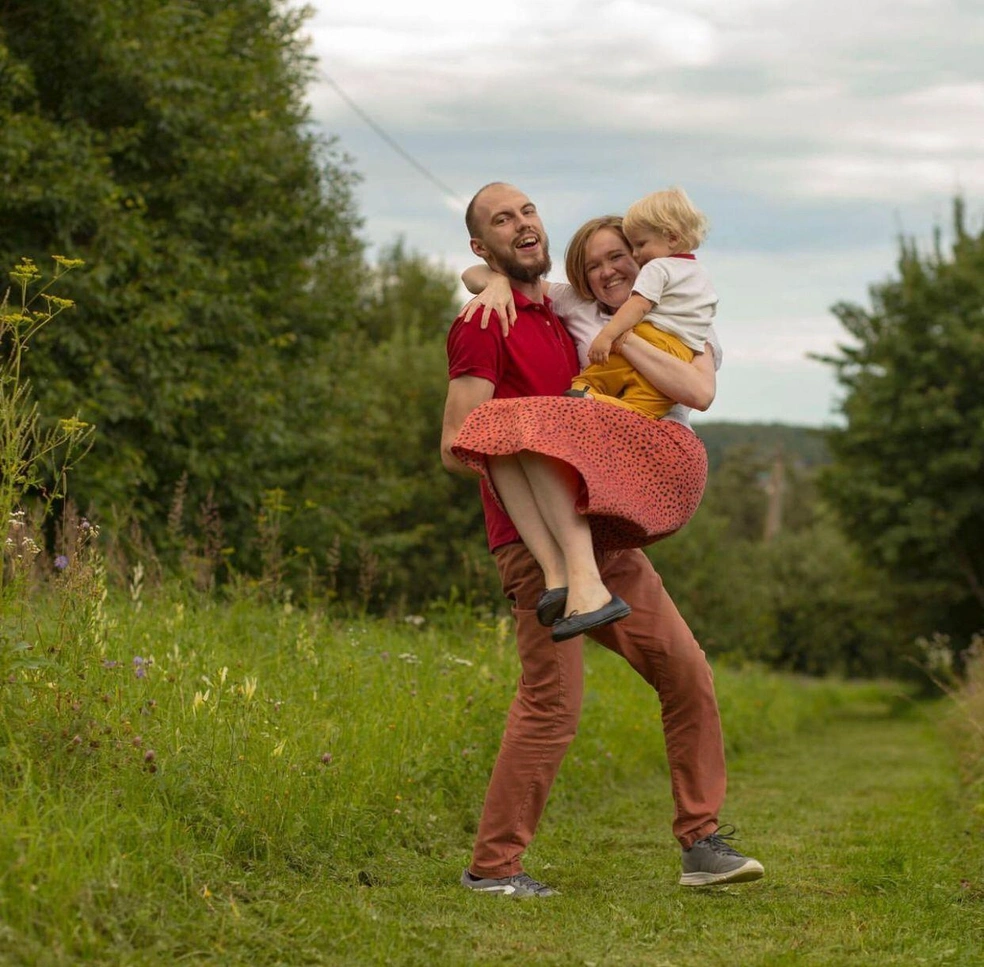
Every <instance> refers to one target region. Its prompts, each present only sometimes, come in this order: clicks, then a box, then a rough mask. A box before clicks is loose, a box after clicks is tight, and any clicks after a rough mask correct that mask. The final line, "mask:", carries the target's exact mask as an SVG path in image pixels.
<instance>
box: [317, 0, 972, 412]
mask: <svg viewBox="0 0 984 967" xmlns="http://www.w3.org/2000/svg"><path fill="white" fill-rule="evenodd" d="M315 7H316V9H317V15H316V17H315V18H314V20H313V21H311V22H310V24H309V30H310V32H311V35H312V38H313V53H314V54H316V55H317V56H319V57H320V58H321V69H322V70H323V72H324V74H325V75H326V76H328V77H330V78H332V79H333V80H334V81H336V82H337V83H338V84H339V85H341V87H342V89H343V90H344V91H345V92H346V93H347V94H348V95H349V97H351V98H352V99H354V100H355V102H356V103H357V104H358V105H359V106H360V107H361V108H362V109H363V110H364V111H366V112H368V113H369V115H370V116H371V117H372V118H374V120H375V121H376V122H377V123H379V124H381V125H382V126H383V128H384V129H386V131H387V132H388V133H389V134H390V135H391V136H392V137H394V138H396V140H397V141H398V142H399V143H400V144H401V145H402V146H403V147H404V148H405V149H406V150H408V151H409V152H410V153H411V154H412V155H413V156H414V157H415V158H417V160H418V161H419V162H421V163H422V164H423V165H424V166H425V167H427V168H428V169H429V170H431V171H432V172H433V173H434V174H435V176H436V177H438V178H439V179H440V180H441V181H443V182H444V183H447V184H449V185H452V186H456V188H457V189H458V191H459V193H461V194H463V195H465V196H467V194H468V193H470V191H471V190H473V189H474V188H476V187H478V186H479V185H481V184H483V183H484V182H486V181H488V180H490V179H492V178H505V179H507V180H511V181H515V182H516V183H518V184H520V185H521V186H522V187H524V188H525V189H526V190H528V191H530V193H531V195H533V196H534V197H535V200H536V201H537V202H538V204H539V205H540V207H541V210H542V211H544V212H545V213H547V214H548V228H549V229H550V230H551V233H552V238H553V241H554V253H555V262H556V263H559V262H561V261H562V252H563V243H564V242H565V241H566V239H567V237H569V235H570V233H571V232H572V231H573V229H574V228H575V227H576V226H577V224H579V223H580V222H581V221H583V220H584V219H585V218H587V217H590V216H591V215H595V214H599V213H602V212H607V211H619V210H624V208H625V206H626V205H627V204H628V203H629V202H630V201H632V200H633V199H634V198H635V197H638V196H639V195H641V194H643V193H645V192H646V191H650V190H652V189H653V188H655V187H659V185H660V184H662V183H664V182H665V183H681V184H684V185H686V186H687V187H688V190H690V191H691V194H693V195H694V197H695V198H697V199H699V200H700V203H701V204H703V205H706V206H708V207H709V209H710V212H711V214H712V222H713V223H714V226H715V227H714V231H713V235H712V240H711V245H710V246H709V247H708V250H707V252H706V257H707V258H708V259H709V260H710V261H713V274H714V277H715V280H716V282H717V283H718V284H719V288H720V290H721V291H722V329H723V331H722V336H723V337H724V338H725V341H726V348H727V349H728V350H729V355H728V365H727V375H726V376H725V375H723V376H722V380H723V381H724V382H723V384H722V386H723V387H725V386H726V385H731V384H732V383H733V381H735V380H737V381H738V383H741V381H742V380H745V381H747V385H745V388H744V389H736V390H735V391H734V392H732V391H730V390H729V391H724V390H723V391H722V392H721V393H720V394H719V398H718V401H717V403H716V404H715V409H716V411H717V412H716V414H715V415H716V418H748V419H751V418H755V419H761V418H766V414H765V410H766V409H768V407H769V406H770V405H771V406H773V407H774V410H775V418H777V419H783V418H786V419H792V418H793V414H797V418H799V419H803V420H804V421H806V422H818V421H823V420H824V419H826V418H827V416H828V414H829V408H830V398H831V394H832V392H833V390H832V386H833V384H832V380H831V378H830V377H829V375H828V374H824V373H820V374H819V375H818V364H815V363H810V362H809V361H808V360H806V359H805V355H804V354H805V353H807V352H827V351H831V350H832V349H833V347H834V345H835V343H836V341H837V340H838V338H840V333H839V327H838V323H837V321H836V319H834V317H833V316H832V315H831V314H830V313H829V306H830V305H831V304H832V303H834V302H836V301H838V300H841V299H848V300H854V301H863V300H864V298H865V292H866V284H867V283H870V282H872V281H877V280H879V279H881V278H883V277H884V276H885V275H887V274H888V273H890V272H891V271H892V267H893V265H894V251H893V244H894V238H895V235H896V233H897V232H898V230H899V224H898V222H899V221H900V220H902V221H905V222H906V226H905V227H906V229H907V230H908V231H914V232H915V233H916V234H918V235H921V236H923V237H925V236H926V235H928V234H929V230H930V228H931V225H932V223H933V222H934V220H936V219H939V218H940V217H941V216H942V218H943V220H944V221H945V220H946V212H947V209H948V205H949V199H950V198H951V197H952V196H953V195H954V194H955V193H956V192H958V191H961V192H963V193H964V194H965V195H967V196H968V201H969V202H970V210H971V215H972V217H973V216H974V213H975V212H976V211H977V208H978V205H977V203H976V202H975V199H977V198H982V197H984V164H982V163H981V161H982V155H984V80H982V76H981V69H980V51H981V49H984V6H981V5H980V4H979V3H977V4H974V3H970V2H967V0H864V3H863V4H862V3H859V2H858V0H822V2H821V0H676V2H674V3H670V2H666V0H655V2H654V0H542V2H541V3H540V4H537V5H533V4H529V3H527V2H520V0H503V2H501V3H497V4H496V5H495V6H494V7H484V8H479V7H478V6H477V5H473V4H463V3H460V2H458V0H454V2H452V0H417V3H415V4H405V5H402V6H397V5H394V4H392V2H391V0H358V2H357V0H332V2H331V3H328V2H327V0H316V2H315ZM310 98H311V103H312V110H313V113H314V117H315V119H316V120H317V121H318V122H320V123H321V124H323V125H324V126H325V128H326V129H327V130H328V131H332V132H337V133H339V134H340V135H341V138H342V145H343V147H344V148H346V149H347V150H349V151H351V152H352V153H353V155H354V156H355V158H356V162H355V166H356V168H357V170H358V171H360V172H361V173H362V174H363V175H364V176H365V177H364V181H363V183H362V184H361V185H360V186H359V187H358V189H357V197H358V200H359V206H360V210H361V212H362V213H363V215H364V217H365V219H366V235H367V239H368V241H370V242H371V243H372V244H374V245H377V246H378V245H382V244H388V243H389V242H391V241H392V240H393V239H394V238H395V237H396V236H398V235H402V236H404V237H405V238H406V239H407V243H408V245H409V246H410V247H411V248H413V249H416V250H418V251H422V252H425V253H427V254H429V255H431V256H433V257H434V258H435V259H436V260H440V261H443V262H444V263H445V264H447V265H450V266H454V267H455V268H456V270H459V271H460V268H462V267H463V266H464V264H467V263H468V261H469V260H470V256H469V254H468V251H467V246H466V243H465V236H464V230H463V227H462V225H461V217H460V211H457V210H455V207H456V206H455V203H454V202H452V201H451V200H449V199H447V198H444V197H442V196H441V194H440V193H439V192H438V191H437V190H436V189H434V188H433V186H432V185H428V183H427V182H426V180H425V179H424V178H423V177H422V176H421V175H420V173H419V172H417V171H414V170H413V169H412V167H411V166H410V165H408V164H407V163H406V161H405V160H404V159H402V158H400V157H399V156H398V155H397V154H396V153H395V152H393V151H392V149H391V148H390V147H389V146H387V145H385V144H384V143H383V142H382V141H381V140H380V139H379V138H378V136H377V135H376V134H374V133H373V132H371V131H370V130H369V129H368V128H367V126H366V125H365V123H364V122H363V121H362V120H361V119H360V118H359V117H357V116H355V115H354V113H353V111H352V110H351V108H350V107H349V106H348V105H347V104H346V103H345V101H344V100H343V99H342V98H341V97H339V95H338V94H337V93H336V92H335V91H334V90H332V89H331V87H330V86H328V85H327V84H325V83H322V84H320V85H319V84H315V85H314V86H313V87H312V88H311V91H310ZM702 251H703V250H702ZM555 274H556V273H555ZM756 374H758V376H756ZM756 379H758V381H759V382H758V384H756ZM763 387H765V388H767V390H766V389H764V388H763ZM751 400H754V401H755V403H754V407H753V409H754V410H755V412H754V414H752V415H749V413H750V411H748V410H747V408H746V409H743V408H742V407H744V406H745V404H746V403H748V401H751ZM770 401H771V402H770ZM811 408H812V409H811ZM807 411H811V412H813V413H814V414H815V418H814V419H812V420H806V419H805V417H804V414H805V413H806V412H807Z"/></svg>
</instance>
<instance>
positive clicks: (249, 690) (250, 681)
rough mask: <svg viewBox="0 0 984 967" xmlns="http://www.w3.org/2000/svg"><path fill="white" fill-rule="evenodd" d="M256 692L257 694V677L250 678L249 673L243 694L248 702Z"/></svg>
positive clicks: (244, 683)
mask: <svg viewBox="0 0 984 967" xmlns="http://www.w3.org/2000/svg"><path fill="white" fill-rule="evenodd" d="M255 694H256V679H255V678H250V677H249V676H248V675H247V676H246V679H245V681H244V682H243V695H244V696H245V698H246V701H247V702H251V701H252V700H253V696H254V695H255Z"/></svg>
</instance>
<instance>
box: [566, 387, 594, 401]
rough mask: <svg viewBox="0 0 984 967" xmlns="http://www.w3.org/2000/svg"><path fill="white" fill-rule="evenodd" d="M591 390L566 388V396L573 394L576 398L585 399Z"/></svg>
mask: <svg viewBox="0 0 984 967" xmlns="http://www.w3.org/2000/svg"><path fill="white" fill-rule="evenodd" d="M590 392H591V390H586V389H565V390H564V396H573V397H574V398H575V399H583V398H584V397H585V396H587V395H588V393H590Z"/></svg>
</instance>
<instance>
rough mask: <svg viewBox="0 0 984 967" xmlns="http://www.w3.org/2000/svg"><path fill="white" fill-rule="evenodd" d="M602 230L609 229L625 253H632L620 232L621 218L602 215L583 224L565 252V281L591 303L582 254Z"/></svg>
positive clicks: (591, 297)
mask: <svg viewBox="0 0 984 967" xmlns="http://www.w3.org/2000/svg"><path fill="white" fill-rule="evenodd" d="M603 228H610V229H611V230H612V231H613V232H614V233H615V234H616V235H618V237H619V238H620V239H621V240H622V241H623V242H624V243H625V248H626V251H627V252H629V253H630V254H631V253H632V246H631V245H630V244H629V240H628V239H627V238H626V237H625V232H624V231H622V216H621V215H602V216H600V217H599V218H592V219H591V220H590V221H587V222H585V223H584V224H583V225H582V226H581V227H580V228H579V229H578V230H577V231H576V232H575V233H574V235H573V236H572V237H571V240H570V242H568V243H567V252H566V254H565V258H564V269H565V271H566V272H567V281H568V282H570V284H571V285H572V286H573V287H574V291H575V292H576V293H577V294H578V295H579V296H580V297H581V298H582V299H588V300H589V301H591V302H594V301H595V296H594V293H593V292H592V291H591V286H590V285H589V284H588V270H587V259H586V258H585V254H584V252H585V249H586V248H587V247H588V242H590V241H591V239H592V238H593V237H594V235H595V234H597V233H598V232H600V231H601V230H602V229H603Z"/></svg>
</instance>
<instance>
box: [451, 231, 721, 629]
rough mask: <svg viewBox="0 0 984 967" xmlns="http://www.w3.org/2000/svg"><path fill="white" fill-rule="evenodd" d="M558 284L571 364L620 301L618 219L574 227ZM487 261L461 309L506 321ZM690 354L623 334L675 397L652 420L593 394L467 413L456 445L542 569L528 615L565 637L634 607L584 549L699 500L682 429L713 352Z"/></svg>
mask: <svg viewBox="0 0 984 967" xmlns="http://www.w3.org/2000/svg"><path fill="white" fill-rule="evenodd" d="M566 268H567V276H568V278H569V279H570V284H569V285H557V284H551V285H550V286H549V288H548V295H549V296H550V298H551V300H552V301H553V303H554V305H553V307H554V310H555V311H556V312H557V314H558V315H559V316H560V317H561V318H562V319H563V320H564V324H565V326H566V327H567V329H568V331H569V332H570V333H571V335H572V337H573V338H574V341H575V343H576V344H577V347H578V353H579V356H580V360H581V363H582V365H584V364H586V362H587V347H588V346H589V345H590V343H591V341H592V339H593V338H594V336H595V335H596V334H597V332H598V331H599V330H600V329H601V327H602V326H603V325H604V324H605V322H607V321H608V319H609V318H610V317H611V314H612V313H613V312H614V311H615V310H616V309H617V308H618V307H619V306H620V305H621V304H622V303H623V302H624V301H625V300H626V299H627V298H628V297H629V295H630V294H631V292H632V283H633V281H634V280H635V277H636V275H637V274H638V271H639V268H638V265H637V264H636V263H635V262H634V261H633V259H632V253H631V248H630V246H629V243H628V242H627V240H626V239H625V236H624V235H623V234H622V230H621V219H619V218H618V217H617V216H606V217H603V218H598V219H593V220H592V221H589V222H587V223H586V224H585V225H584V226H582V227H581V228H580V229H579V230H578V231H577V232H576V233H575V235H574V237H573V239H572V240H571V243H570V245H569V246H568V249H567V259H566ZM493 276H495V273H492V272H491V271H490V270H489V269H487V268H485V267H478V266H476V267H473V268H471V269H469V270H467V272H466V273H465V274H464V275H463V279H464V280H465V284H466V285H467V286H468V287H469V288H471V289H473V290H474V289H476V288H480V287H481V286H482V285H483V284H484V283H485V282H486V281H489V283H490V284H489V286H488V289H487V290H486V291H485V292H484V293H483V294H482V295H481V296H480V297H479V298H477V299H476V300H473V302H472V303H470V304H469V306H468V307H467V308H466V315H465V318H466V319H470V318H472V316H473V315H474V314H475V312H477V310H478V308H479V307H480V306H484V307H485V311H484V313H483V322H482V324H483V325H487V323H488V318H489V311H490V309H492V308H494V309H496V310H497V311H498V313H499V318H500V320H502V324H503V326H504V329H507V328H508V326H509V325H510V324H511V322H512V321H514V320H515V309H514V307H513V306H512V305H511V300H512V296H511V291H510V287H509V283H508V281H507V280H506V279H505V278H504V277H503V276H495V278H493ZM709 348H710V350H711V351H708V352H704V353H702V354H700V355H698V356H697V357H696V358H695V359H694V361H693V363H685V362H683V361H682V360H679V359H676V358H675V357H673V356H670V355H669V354H668V353H664V352H661V351H660V350H658V349H656V348H654V347H652V346H649V345H647V344H646V343H645V341H644V340H642V339H641V338H639V337H638V336H635V335H633V334H631V333H630V334H629V335H628V337H627V338H626V339H625V342H624V344H623V346H622V347H621V352H622V354H623V355H624V356H625V358H626V359H627V360H628V362H629V363H630V364H631V365H633V366H634V367H635V368H636V369H637V370H638V371H639V372H640V373H641V374H642V375H643V376H644V377H645V378H646V379H647V380H649V382H650V383H652V384H653V385H654V386H655V387H656V388H657V389H659V390H661V391H662V392H664V393H665V394H666V395H667V396H669V397H671V398H673V399H676V400H678V401H679V402H678V405H677V406H675V407H674V408H673V410H671V411H670V412H669V413H668V414H667V415H666V416H665V417H664V418H663V419H661V420H651V419H647V418H646V417H644V416H641V415H639V414H637V413H633V412H631V411H628V410H624V409H621V408H619V407H614V406H610V405H607V404H605V403H601V402H596V401H594V400H591V399H569V398H564V397H523V398H520V399H494V400H490V401H489V402H487V403H484V404H482V406H480V407H478V408H477V409H476V410H474V411H473V412H472V414H471V415H470V416H469V417H468V419H467V420H466V421H465V424H464V425H463V426H462V428H461V431H460V432H459V434H458V436H457V437H456V439H455V441H454V446H453V452H454V453H455V455H456V456H457V457H458V458H459V459H461V460H462V461H463V462H465V463H467V464H468V465H470V466H472V467H473V468H474V469H476V470H478V471H479V472H481V473H483V474H484V475H485V476H486V477H487V478H488V479H489V482H490V483H491V484H492V486H493V489H494V492H495V494H496V496H497V499H499V501H500V502H501V504H502V505H503V506H504V508H505V510H506V512H507V513H508V514H509V516H510V518H511V519H512V521H513V523H514V524H515V525H516V528H517V530H518V531H519V533H520V536H521V537H522V538H523V541H524V543H525V544H526V546H527V548H528V549H529V550H530V552H531V553H532V554H533V556H534V557H535V558H536V560H537V562H538V563H539V564H540V567H541V568H542V569H543V572H544V581H545V586H546V588H547V590H546V591H545V592H544V594H543V596H542V597H541V600H540V603H539V606H538V608H537V614H538V617H539V618H540V620H541V621H542V622H543V623H544V624H548V625H552V637H553V638H554V640H556V641H562V640H565V639H567V638H572V637H574V636H576V635H579V634H582V633H583V632H584V631H587V630H589V629H590V628H595V627H599V626H601V625H604V624H608V623H610V622H611V621H615V620H618V619H619V618H621V617H624V616H625V615H627V614H628V613H629V612H630V610H631V608H630V607H629V605H627V604H626V603H625V602H623V601H621V600H620V599H618V598H617V597H615V596H613V595H611V594H610V593H609V592H608V590H607V588H605V585H604V584H603V583H602V581H601V577H600V575H599V573H598V568H597V564H596V562H595V554H594V551H595V548H597V549H598V550H608V549H615V548H622V547H640V546H642V545H645V544H649V543H652V542H653V541H656V540H659V539H661V538H663V537H667V536H669V535H670V534H672V533H674V532H675V531H677V530H679V529H680V527H682V526H683V525H684V524H685V523H686V522H687V521H688V520H689V519H690V517H691V516H692V515H693V512H694V511H695V510H696V509H697V506H698V504H699V502H700V498H701V495H702V493H703V488H704V483H705V481H706V474H707V459H706V454H705V453H704V448H703V445H702V444H701V442H700V440H699V439H698V438H697V436H696V435H695V434H694V433H693V431H692V429H691V428H690V425H689V419H688V414H689V411H690V409H691V408H697V409H701V410H704V409H707V407H708V406H709V405H710V403H711V401H712V400H713V398H714V392H715V376H714V372H715V369H716V366H717V361H718V359H719V357H720V351H719V348H718V347H717V340H716V337H713V338H712V339H711V341H710V342H709Z"/></svg>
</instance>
